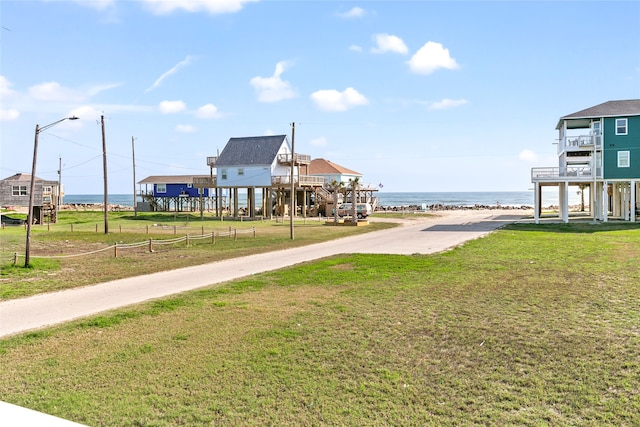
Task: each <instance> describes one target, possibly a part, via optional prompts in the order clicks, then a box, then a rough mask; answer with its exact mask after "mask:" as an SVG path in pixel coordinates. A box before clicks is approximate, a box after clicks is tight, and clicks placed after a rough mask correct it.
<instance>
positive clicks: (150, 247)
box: [149, 239, 153, 252]
mask: <svg viewBox="0 0 640 427" xmlns="http://www.w3.org/2000/svg"><path fill="white" fill-rule="evenodd" d="M149 252H153V244H152V243H151V239H149Z"/></svg>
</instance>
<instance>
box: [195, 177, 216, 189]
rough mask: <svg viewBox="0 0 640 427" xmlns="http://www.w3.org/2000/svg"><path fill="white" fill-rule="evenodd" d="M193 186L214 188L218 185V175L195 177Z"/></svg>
mask: <svg viewBox="0 0 640 427" xmlns="http://www.w3.org/2000/svg"><path fill="white" fill-rule="evenodd" d="M193 186H194V187H196V188H214V187H215V186H216V177H215V176H214V177H210V176H207V177H198V176H196V177H193Z"/></svg>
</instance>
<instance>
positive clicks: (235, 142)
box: [216, 135, 287, 168]
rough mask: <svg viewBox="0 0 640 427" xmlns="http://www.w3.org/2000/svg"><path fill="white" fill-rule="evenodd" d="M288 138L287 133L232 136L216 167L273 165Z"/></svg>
mask: <svg viewBox="0 0 640 427" xmlns="http://www.w3.org/2000/svg"><path fill="white" fill-rule="evenodd" d="M286 140H287V136H286V135H272V136H249V137H244V138H230V139H229V142H227V145H226V146H225V147H224V149H223V150H222V153H220V156H219V157H218V160H217V161H216V167H218V168H219V167H225V166H257V165H271V164H272V163H273V161H274V159H275V158H276V155H277V154H278V151H279V150H280V147H282V144H283V143H284V142H285V141H286Z"/></svg>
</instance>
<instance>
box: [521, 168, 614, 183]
mask: <svg viewBox="0 0 640 427" xmlns="http://www.w3.org/2000/svg"><path fill="white" fill-rule="evenodd" d="M596 176H597V177H598V178H602V171H601V168H596ZM561 178H576V179H578V180H582V179H584V180H587V179H593V178H594V176H593V170H592V169H591V167H590V166H566V167H562V168H559V167H558V168H531V180H532V181H545V180H547V181H552V180H556V179H561Z"/></svg>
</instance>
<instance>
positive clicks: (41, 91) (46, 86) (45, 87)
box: [27, 82, 86, 102]
mask: <svg viewBox="0 0 640 427" xmlns="http://www.w3.org/2000/svg"><path fill="white" fill-rule="evenodd" d="M27 91H28V92H29V95H30V96H31V97H32V98H34V99H37V100H38V101H76V102H77V101H84V100H85V99H86V97H85V96H83V95H82V94H80V93H78V92H77V91H75V90H74V89H71V88H68V87H64V86H62V85H60V83H58V82H46V83H40V84H37V85H35V86H31V87H29V89H27Z"/></svg>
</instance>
